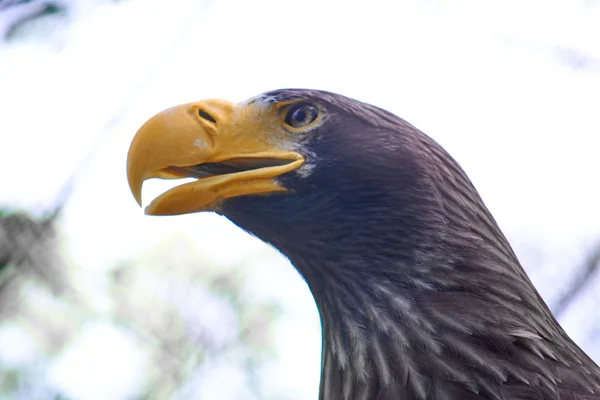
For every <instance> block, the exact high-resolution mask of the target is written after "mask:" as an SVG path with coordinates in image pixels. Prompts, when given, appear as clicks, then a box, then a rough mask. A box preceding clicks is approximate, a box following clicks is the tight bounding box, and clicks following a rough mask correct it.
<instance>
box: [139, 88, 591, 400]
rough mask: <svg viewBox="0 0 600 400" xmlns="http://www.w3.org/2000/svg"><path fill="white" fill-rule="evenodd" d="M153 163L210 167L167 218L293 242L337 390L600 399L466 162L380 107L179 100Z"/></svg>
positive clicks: (177, 190) (154, 210)
mask: <svg viewBox="0 0 600 400" xmlns="http://www.w3.org/2000/svg"><path fill="white" fill-rule="evenodd" d="M127 178H128V182H129V186H130V188H131V191H132V193H133V196H134V197H135V199H136V200H137V202H138V203H139V204H140V205H141V192H142V185H143V183H144V181H145V180H147V179H151V178H160V179H182V178H193V179H192V180H191V182H188V181H189V179H188V181H186V182H187V183H182V184H181V185H179V186H175V187H173V188H172V189H170V190H168V191H166V192H165V193H162V194H161V195H159V196H158V197H157V198H155V199H154V200H153V201H152V202H151V203H150V204H149V205H148V206H147V207H146V209H145V212H146V213H147V214H150V215H177V214H186V213H195V212H201V211H213V212H216V213H218V214H221V215H223V216H225V217H227V218H228V219H229V220H231V221H232V222H233V223H234V224H236V225H237V226H239V227H240V228H242V229H244V230H246V231H248V232H250V233H251V234H252V235H255V236H257V237H258V238H260V239H261V240H262V241H264V242H266V243H269V244H270V245H272V246H274V247H275V248H277V249H278V250H279V251H280V252H281V253H283V254H284V255H285V256H286V257H288V258H289V260H290V261H291V263H292V264H293V265H294V266H295V268H296V269H297V270H298V271H299V273H300V274H301V275H302V277H303V278H304V279H305V281H306V283H307V285H308V286H309V288H310V290H311V292H312V294H313V296H314V299H315V302H316V304H317V307H318V310H319V315H320V319H321V326H322V337H323V348H322V361H321V382H320V399H321V400H350V399H352V400H354V399H357V400H360V399H367V400H375V399H378V400H398V399H415V400H428V399H445V400H468V399H490V400H492V399H493V400H512V399H515V400H526V399H527V400H534V399H540V400H541V399H544V400H550V399H553V400H559V399H560V400H567V399H569V400H571V399H572V400H576V399H577V400H596V399H598V400H600V368H599V367H598V366H597V365H596V364H595V363H594V361H593V360H592V359H591V358H590V357H588V356H587V355H586V354H585V352H584V351H582V350H581V349H580V348H579V347H578V346H577V345H576V344H575V343H574V342H573V341H572V340H571V339H570V338H569V336H568V335H567V334H566V333H565V331H564V330H563V329H562V327H561V326H560V325H559V323H558V322H557V320H556V319H555V317H554V316H553V315H552V313H551V311H550V310H549V308H548V306H547V305H546V304H545V302H544V300H543V299H542V298H541V297H540V295H539V293H538V292H537V290H536V289H535V287H534V286H533V284H532V283H531V281H530V280H529V278H528V276H527V274H526V273H525V271H524V269H523V268H522V266H521V264H520V263H519V260H518V259H517V256H516V255H515V253H514V251H513V250H512V248H511V246H510V244H509V242H508V241H507V239H506V237H505V236H504V235H503V233H502V231H501V230H500V228H499V226H498V224H497V223H496V221H495V220H494V218H493V217H492V215H491V214H490V212H489V211H488V209H487V208H486V206H485V205H484V202H483V201H482V199H481V197H480V196H479V194H478V192H477V191H476V189H475V188H474V186H473V184H472V183H471V181H470V180H469V178H468V177H467V175H466V174H465V172H464V171H463V169H462V168H461V167H460V166H459V164H458V163H457V162H456V161H455V160H454V159H453V158H452V157H451V156H450V155H449V154H448V153H447V152H446V151H445V150H444V149H443V148H442V147H441V146H440V145H439V144H438V143H436V142H435V141H434V140H433V139H431V138H430V137H428V136H427V135H425V134H424V133H422V132H421V131H419V130H418V129H417V128H415V127H414V126H412V125H411V124H409V123H408V122H406V121H405V120H403V119H401V118H399V117H398V116H396V115H394V114H392V113H390V112H388V111H385V110H383V109H381V108H378V107H375V106H373V105H370V104H366V103H363V102H359V101H357V100H354V99H351V98H348V97H345V96H342V95H338V94H334V93H329V92H325V91H318V90H304V89H282V90H275V91H270V92H265V93H263V94H260V95H258V96H256V97H253V98H251V99H249V100H246V101H243V102H240V103H232V102H229V101H225V100H218V99H211V100H203V101H198V102H193V103H189V104H183V105H179V106H176V107H173V108H169V109H167V110H165V111H162V112H160V113H159V114H157V115H155V116H154V117H152V118H151V119H150V120H148V121H147V122H146V123H145V124H144V125H143V126H142V127H141V128H140V129H139V131H138V132H137V134H136V135H135V137H134V138H133V141H132V143H131V146H130V149H129V153H128V159H127Z"/></svg>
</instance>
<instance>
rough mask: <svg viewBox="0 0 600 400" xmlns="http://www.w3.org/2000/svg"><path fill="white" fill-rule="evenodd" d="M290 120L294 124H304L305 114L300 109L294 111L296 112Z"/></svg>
mask: <svg viewBox="0 0 600 400" xmlns="http://www.w3.org/2000/svg"><path fill="white" fill-rule="evenodd" d="M292 118H293V119H294V121H296V122H304V120H305V119H306V112H305V111H304V110H303V109H302V108H301V109H299V110H296V111H294V114H293V115H292Z"/></svg>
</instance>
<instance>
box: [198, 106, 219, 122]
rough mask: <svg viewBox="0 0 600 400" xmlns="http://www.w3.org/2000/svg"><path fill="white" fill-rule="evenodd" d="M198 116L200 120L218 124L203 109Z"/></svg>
mask: <svg viewBox="0 0 600 400" xmlns="http://www.w3.org/2000/svg"><path fill="white" fill-rule="evenodd" d="M198 115H199V116H200V118H204V119H205V120H207V121H210V122H214V123H216V122H217V121H216V120H215V119H214V118H213V117H212V116H211V115H210V114H209V113H207V112H206V111H204V110H202V109H199V110H198Z"/></svg>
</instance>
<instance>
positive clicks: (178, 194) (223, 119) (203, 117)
mask: <svg viewBox="0 0 600 400" xmlns="http://www.w3.org/2000/svg"><path fill="white" fill-rule="evenodd" d="M280 123H281V121H280V118H279V117H278V115H277V113H276V112H275V111H273V110H268V109H267V110H265V109H262V108H260V107H258V106H256V105H253V104H245V105H238V104H234V103H230V102H227V101H223V100H205V101H201V102H196V103H190V104H184V105H180V106H176V107H173V108H170V109H167V110H165V111H162V112H161V113H159V114H157V115H155V116H154V117H152V118H151V119H150V120H148V121H147V122H146V123H145V124H144V125H143V126H142V127H141V128H140V130H139V131H138V132H137V134H136V135H135V137H134V139H133V141H132V143H131V146H130V148H129V154H128V156H127V179H128V181H129V187H130V188H131V191H132V193H133V196H134V197H135V199H136V200H137V202H138V204H140V205H141V202H142V185H143V183H144V181H145V180H147V179H151V178H161V179H179V178H196V180H195V181H193V182H190V183H186V184H183V185H180V186H176V187H174V188H172V189H171V190H168V191H167V192H165V193H163V194H162V195H160V196H159V197H157V198H156V199H154V200H153V201H152V202H151V203H150V205H149V206H148V207H146V214H152V215H176V214H186V213H192V212H197V211H209V210H211V211H213V210H218V209H219V205H220V203H221V201H222V200H224V199H227V198H230V197H236V196H246V195H255V194H265V193H271V192H277V191H284V190H286V189H285V188H284V187H282V186H280V185H279V184H278V183H277V182H276V180H275V178H276V177H277V176H279V175H281V174H284V173H286V172H289V171H292V170H295V169H296V168H298V167H300V165H302V164H303V163H304V158H303V157H302V156H301V155H300V154H298V153H296V152H293V151H288V150H284V149H282V147H283V148H285V147H290V146H289V143H286V142H285V140H286V139H285V135H282V134H280V129H281V128H280ZM286 144H287V146H286Z"/></svg>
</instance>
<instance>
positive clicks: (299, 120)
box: [285, 103, 319, 128]
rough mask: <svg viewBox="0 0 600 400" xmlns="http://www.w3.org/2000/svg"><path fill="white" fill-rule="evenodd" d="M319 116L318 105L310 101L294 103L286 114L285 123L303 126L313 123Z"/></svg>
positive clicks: (296, 126)
mask: <svg viewBox="0 0 600 400" xmlns="http://www.w3.org/2000/svg"><path fill="white" fill-rule="evenodd" d="M318 116H319V110H318V109H317V107H315V106H314V105H312V104H310V103H298V104H294V105H293V106H292V107H290V109H289V110H288V112H287V114H286V115H285V123H286V124H287V125H289V126H291V127H292V128H303V127H305V126H307V125H310V124H311V123H313V122H314V121H315V120H316V119H317V117H318Z"/></svg>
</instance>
